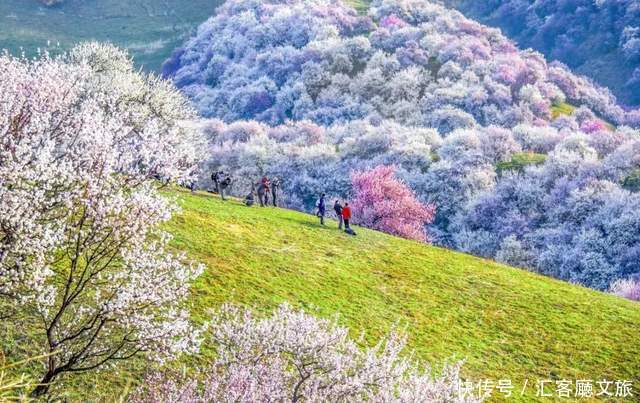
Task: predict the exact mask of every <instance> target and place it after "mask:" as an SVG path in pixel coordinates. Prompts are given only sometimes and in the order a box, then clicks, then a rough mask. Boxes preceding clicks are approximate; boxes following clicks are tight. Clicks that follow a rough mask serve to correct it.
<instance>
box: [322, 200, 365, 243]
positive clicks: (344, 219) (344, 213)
mask: <svg viewBox="0 0 640 403" xmlns="http://www.w3.org/2000/svg"><path fill="white" fill-rule="evenodd" d="M325 197H326V195H325V194H324V193H323V194H322V195H321V196H320V198H319V199H318V203H317V204H316V207H317V208H318V211H317V213H316V215H317V216H318V217H319V218H320V225H324V216H325V214H326V212H327V206H326V203H325V200H324V199H325ZM333 211H334V212H335V213H336V217H337V218H338V229H339V230H342V226H343V225H344V232H346V233H347V234H349V235H355V234H356V233H355V231H354V230H352V229H351V226H350V225H349V222H350V221H351V207H350V206H349V203H347V202H346V201H345V202H344V206H343V205H342V204H341V203H340V200H336V201H335V203H333Z"/></svg>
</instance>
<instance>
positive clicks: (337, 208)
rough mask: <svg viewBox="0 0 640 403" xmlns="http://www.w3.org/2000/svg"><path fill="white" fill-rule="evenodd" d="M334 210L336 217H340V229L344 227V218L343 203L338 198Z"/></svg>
mask: <svg viewBox="0 0 640 403" xmlns="http://www.w3.org/2000/svg"><path fill="white" fill-rule="evenodd" d="M333 211H335V212H336V217H338V229H339V230H341V229H342V223H343V222H344V221H343V218H342V204H340V201H338V200H336V202H335V203H333Z"/></svg>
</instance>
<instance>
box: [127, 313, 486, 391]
mask: <svg viewBox="0 0 640 403" xmlns="http://www.w3.org/2000/svg"><path fill="white" fill-rule="evenodd" d="M212 332H213V335H212V336H213V340H214V341H215V342H216V344H217V346H218V350H217V353H218V355H217V357H218V358H217V360H216V362H215V363H214V364H213V366H212V367H211V368H210V370H209V372H207V373H206V374H205V379H204V381H203V382H202V383H200V382H197V381H195V380H184V379H172V378H171V377H166V376H164V375H163V374H159V373H156V374H153V375H151V376H150V377H149V378H148V379H147V382H145V383H144V385H143V386H142V387H141V388H140V389H139V390H138V391H137V393H136V394H135V396H134V397H133V399H132V401H133V402H138V403H141V402H163V401H174V400H175V398H176V397H178V396H179V399H178V400H180V401H181V402H285V401H287V402H297V401H304V402H360V401H372V402H460V403H462V402H477V401H481V400H482V399H478V398H476V397H472V396H467V395H464V394H463V393H462V392H461V388H460V385H461V381H460V375H459V371H460V364H456V365H446V366H445V367H444V369H443V371H442V373H441V374H439V375H437V374H435V373H434V372H432V371H431V369H430V368H429V367H428V366H426V367H425V366H423V365H422V364H421V363H419V362H416V361H414V360H413V359H412V358H411V356H410V355H409V356H408V357H407V356H404V355H403V350H404V349H405V346H406V337H405V336H404V335H402V334H401V333H398V332H395V331H392V332H391V333H390V335H389V336H388V337H387V338H385V339H383V340H381V341H380V342H379V343H378V344H376V345H375V346H374V347H370V348H367V349H361V348H359V347H358V344H359V343H362V340H359V341H358V342H356V341H355V340H353V339H351V338H350V337H349V331H348V329H346V328H344V327H340V326H339V325H338V324H337V322H336V321H335V320H333V321H330V320H326V319H318V318H316V317H314V316H312V315H309V314H307V313H305V312H303V311H298V310H294V309H293V308H291V307H290V306H288V305H286V304H283V305H281V306H280V307H279V308H278V309H276V310H275V312H274V313H273V315H271V316H269V317H266V318H265V317H256V316H254V314H253V313H252V312H251V311H250V310H246V309H242V308H238V307H234V306H225V307H223V308H222V310H221V312H220V313H219V314H218V315H217V316H216V317H215V318H214V320H213V323H212Z"/></svg>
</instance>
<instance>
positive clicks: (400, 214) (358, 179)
mask: <svg viewBox="0 0 640 403" xmlns="http://www.w3.org/2000/svg"><path fill="white" fill-rule="evenodd" d="M395 170H396V168H395V167H394V166H385V165H379V166H377V167H375V168H373V169H371V170H369V171H362V172H354V173H352V175H351V182H352V186H353V191H354V195H355V197H354V200H353V203H352V207H353V210H354V222H357V223H358V224H360V225H362V226H365V227H369V228H373V229H377V230H380V231H383V232H386V233H389V234H392V235H397V236H401V237H403V238H407V239H414V240H416V241H420V242H428V237H427V234H426V232H425V228H424V226H425V225H426V224H429V223H430V222H432V221H433V218H434V215H435V210H436V208H435V206H433V205H425V204H423V203H421V202H420V201H419V200H418V199H417V198H416V196H415V194H414V193H413V191H412V190H411V189H410V188H409V187H408V186H407V185H406V184H404V183H403V182H402V181H400V180H398V179H397V178H396V177H395Z"/></svg>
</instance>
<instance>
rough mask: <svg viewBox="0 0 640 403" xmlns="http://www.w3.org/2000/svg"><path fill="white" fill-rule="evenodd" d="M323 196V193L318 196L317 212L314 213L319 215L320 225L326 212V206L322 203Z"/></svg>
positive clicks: (322, 223)
mask: <svg viewBox="0 0 640 403" xmlns="http://www.w3.org/2000/svg"><path fill="white" fill-rule="evenodd" d="M324 197H325V194H324V193H323V194H322V196H320V199H318V205H317V207H318V213H317V214H316V215H317V216H318V217H320V225H324V215H325V213H326V212H327V206H326V205H325V203H324Z"/></svg>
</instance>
